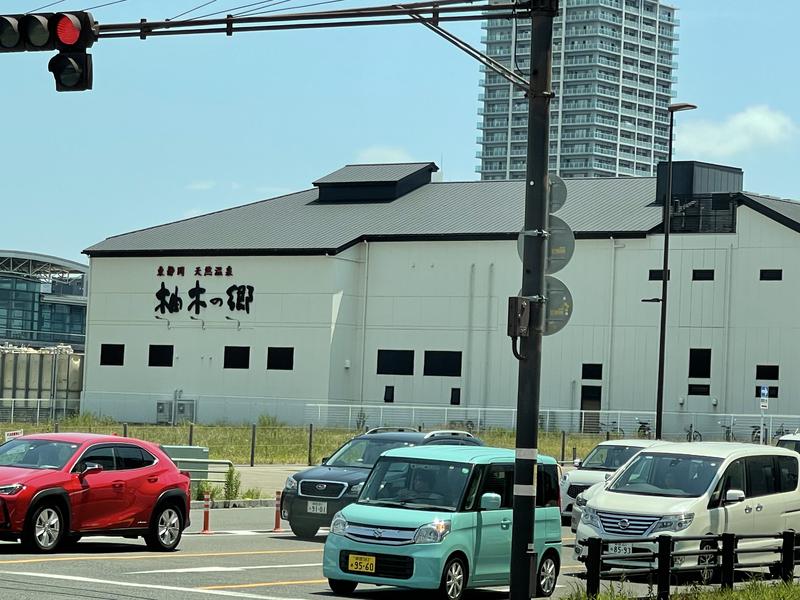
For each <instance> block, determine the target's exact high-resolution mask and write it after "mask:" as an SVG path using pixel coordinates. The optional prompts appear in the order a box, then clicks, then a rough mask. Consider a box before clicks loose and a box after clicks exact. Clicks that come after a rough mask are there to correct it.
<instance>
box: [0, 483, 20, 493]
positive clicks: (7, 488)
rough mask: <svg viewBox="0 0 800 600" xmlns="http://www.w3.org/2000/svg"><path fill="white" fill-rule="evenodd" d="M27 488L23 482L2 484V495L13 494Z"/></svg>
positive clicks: (0, 489) (0, 486) (0, 488)
mask: <svg viewBox="0 0 800 600" xmlns="http://www.w3.org/2000/svg"><path fill="white" fill-rule="evenodd" d="M24 489H25V486H24V485H22V484H21V483H12V484H10V485H0V495H2V496H13V495H14V494H19V493H20V492H21V491H22V490H24Z"/></svg>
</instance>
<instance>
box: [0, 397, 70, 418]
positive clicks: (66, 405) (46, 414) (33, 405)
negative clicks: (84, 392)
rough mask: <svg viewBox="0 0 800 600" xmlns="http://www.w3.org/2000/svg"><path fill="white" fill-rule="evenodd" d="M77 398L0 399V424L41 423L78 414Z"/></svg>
mask: <svg viewBox="0 0 800 600" xmlns="http://www.w3.org/2000/svg"><path fill="white" fill-rule="evenodd" d="M80 408H81V401H80V400H79V399H77V398H55V399H53V398H0V422H7V423H41V422H47V421H51V420H53V419H63V418H65V417H71V416H74V415H77V414H78V413H80Z"/></svg>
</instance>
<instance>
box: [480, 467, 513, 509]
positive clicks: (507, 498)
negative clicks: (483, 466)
mask: <svg viewBox="0 0 800 600" xmlns="http://www.w3.org/2000/svg"><path fill="white" fill-rule="evenodd" d="M513 489H514V467H513V466H511V465H492V466H491V467H490V468H489V472H488V473H487V474H486V480H485V481H484V482H483V490H482V491H481V496H483V494H498V495H499V496H500V508H511V505H512V502H513V500H514V497H513V493H512V490H513Z"/></svg>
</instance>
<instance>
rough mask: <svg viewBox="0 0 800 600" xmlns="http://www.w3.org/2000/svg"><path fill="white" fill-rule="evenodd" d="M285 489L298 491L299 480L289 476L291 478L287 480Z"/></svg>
mask: <svg viewBox="0 0 800 600" xmlns="http://www.w3.org/2000/svg"><path fill="white" fill-rule="evenodd" d="M284 487H285V488H286V489H287V490H296V489H297V479H295V478H294V477H292V476H291V475H289V477H287V478H286V483H285V484H284Z"/></svg>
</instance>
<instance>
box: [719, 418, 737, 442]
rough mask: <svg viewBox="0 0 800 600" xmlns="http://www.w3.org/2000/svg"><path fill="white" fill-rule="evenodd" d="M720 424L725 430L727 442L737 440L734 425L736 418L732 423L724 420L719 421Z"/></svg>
mask: <svg viewBox="0 0 800 600" xmlns="http://www.w3.org/2000/svg"><path fill="white" fill-rule="evenodd" d="M717 423H719V426H720V427H722V429H723V430H724V431H725V433H724V437H725V441H726V442H735V441H736V436H735V435H734V434H733V426H734V425H735V424H736V419H734V420H733V421H732V422H731V424H730V425H728V424H726V423H723V422H722V421H717Z"/></svg>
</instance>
